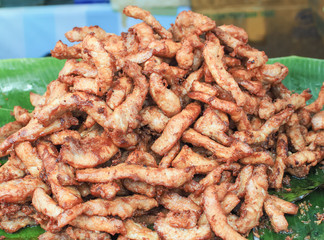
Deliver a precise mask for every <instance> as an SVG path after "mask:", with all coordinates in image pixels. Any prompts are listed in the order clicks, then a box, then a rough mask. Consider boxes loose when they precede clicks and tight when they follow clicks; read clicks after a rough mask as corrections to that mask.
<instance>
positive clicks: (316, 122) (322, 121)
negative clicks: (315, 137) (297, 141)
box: [311, 111, 324, 131]
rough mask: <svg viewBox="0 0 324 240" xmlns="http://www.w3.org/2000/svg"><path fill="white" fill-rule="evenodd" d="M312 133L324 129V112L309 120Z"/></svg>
mask: <svg viewBox="0 0 324 240" xmlns="http://www.w3.org/2000/svg"><path fill="white" fill-rule="evenodd" d="M311 123H312V128H313V130H314V131H317V130H323V129H324V111H321V112H318V113H316V114H315V115H314V116H313V117H312V120H311Z"/></svg>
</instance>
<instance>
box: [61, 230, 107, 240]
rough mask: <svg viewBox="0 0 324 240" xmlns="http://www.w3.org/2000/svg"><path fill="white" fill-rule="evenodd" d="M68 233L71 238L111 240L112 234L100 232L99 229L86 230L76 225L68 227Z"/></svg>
mask: <svg viewBox="0 0 324 240" xmlns="http://www.w3.org/2000/svg"><path fill="white" fill-rule="evenodd" d="M66 234H67V235H68V237H70V238H71V239H80V240H83V239H84V240H86V239H90V240H110V239H111V236H110V234H108V233H105V232H98V231H91V230H85V229H81V228H76V227H68V228H67V229H66Z"/></svg>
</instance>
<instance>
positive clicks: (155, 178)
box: [76, 163, 194, 188]
mask: <svg viewBox="0 0 324 240" xmlns="http://www.w3.org/2000/svg"><path fill="white" fill-rule="evenodd" d="M193 174H194V169H193V168H186V169H176V168H153V167H143V166H138V165H130V164H125V163H121V164H119V165H117V166H113V167H107V168H98V169H84V170H77V171H76V179H77V180H78V181H80V182H93V183H98V182H109V181H113V180H116V179H124V178H130V179H133V180H137V181H138V180H139V181H142V182H146V183H148V184H152V185H162V186H165V187H169V188H176V187H180V186H182V185H183V184H184V183H186V182H188V181H189V180H191V178H192V177H193Z"/></svg>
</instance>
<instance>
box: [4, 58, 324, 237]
mask: <svg viewBox="0 0 324 240" xmlns="http://www.w3.org/2000/svg"><path fill="white" fill-rule="evenodd" d="M273 62H280V63H282V64H284V65H286V66H287V67H288V68H289V74H288V76H287V78H286V79H285V80H284V84H285V85H286V86H287V87H288V88H289V89H291V90H294V91H295V92H298V93H300V92H301V91H302V90H304V89H306V88H309V89H310V90H311V92H312V94H313V96H314V97H313V98H312V99H311V100H310V101H309V102H312V101H314V99H315V98H316V97H317V95H318V92H319V90H320V88H321V85H322V82H323V78H324V60H319V59H310V58H302V57H295V56H292V57H284V58H275V59H270V60H269V63H273ZM63 65H64V61H63V60H57V59H54V58H50V57H48V58H37V59H9V60H1V61H0V93H1V94H0V126H2V125H4V124H6V123H8V122H10V121H13V120H14V119H13V117H12V116H11V115H10V112H11V111H12V109H13V107H14V106H15V105H19V106H22V107H24V108H26V109H28V110H32V109H33V108H32V106H31V104H30V102H29V92H31V91H32V92H35V93H39V94H43V93H44V92H45V90H46V86H47V84H48V83H49V82H51V81H52V80H55V79H56V78H57V76H58V73H59V71H60V70H61V69H62V67H63ZM4 161H6V159H4V158H3V159H0V163H1V162H4ZM323 184H324V170H323V169H321V168H320V167H316V168H314V169H312V170H311V172H310V174H309V175H308V176H307V177H306V178H304V179H297V178H292V179H291V183H290V186H286V187H287V188H290V189H291V191H285V190H282V191H279V192H274V191H273V192H271V194H275V195H277V196H279V197H281V198H283V199H285V200H288V201H297V202H296V203H297V204H300V203H302V202H304V201H306V202H307V203H310V204H311V206H310V205H309V206H308V211H304V212H303V213H300V212H299V213H298V215H296V216H287V220H288V222H289V229H290V232H289V233H279V234H277V233H274V232H273V231H272V229H271V226H270V225H269V224H268V225H269V227H268V228H264V229H256V230H257V231H258V233H259V234H260V239H261V240H263V239H264V240H267V239H285V238H286V237H287V236H293V237H294V238H293V239H305V238H306V237H308V236H310V238H306V239H324V235H323V234H324V224H323V223H322V224H317V223H316V222H314V221H316V218H315V217H316V216H315V214H316V213H323V210H324V201H323V200H321V199H323V197H324V191H323V189H321V188H320V186H321V185H323ZM43 232H44V231H43V230H42V229H41V228H40V227H28V228H25V229H22V230H20V231H18V232H17V233H14V234H8V233H5V232H4V231H2V230H0V237H1V236H5V237H7V238H8V239H36V238H37V236H38V235H40V234H41V233H43ZM250 239H253V234H251V235H250Z"/></svg>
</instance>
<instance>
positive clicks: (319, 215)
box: [314, 213, 324, 225]
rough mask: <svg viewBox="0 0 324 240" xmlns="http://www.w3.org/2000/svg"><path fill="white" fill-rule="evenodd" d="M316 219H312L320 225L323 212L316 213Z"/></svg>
mask: <svg viewBox="0 0 324 240" xmlns="http://www.w3.org/2000/svg"><path fill="white" fill-rule="evenodd" d="M316 218H317V221H314V223H316V224H317V225H320V224H321V223H322V222H323V220H324V213H316Z"/></svg>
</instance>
